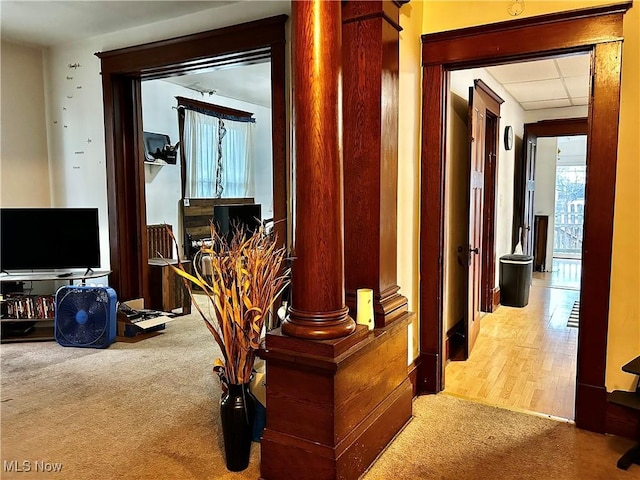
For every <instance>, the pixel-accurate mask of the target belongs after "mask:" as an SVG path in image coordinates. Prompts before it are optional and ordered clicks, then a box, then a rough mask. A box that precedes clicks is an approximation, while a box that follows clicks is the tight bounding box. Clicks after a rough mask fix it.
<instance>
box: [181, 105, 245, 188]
mask: <svg viewBox="0 0 640 480" xmlns="http://www.w3.org/2000/svg"><path fill="white" fill-rule="evenodd" d="M178 104H179V107H182V112H181V114H182V115H184V122H183V124H182V125H183V126H182V131H181V138H182V139H183V144H182V145H183V151H184V155H185V165H186V179H185V180H186V185H185V186H186V188H185V196H186V197H187V198H234V197H251V196H253V161H252V132H253V128H254V126H255V119H253V118H251V115H252V114H250V113H247V112H240V111H237V110H233V111H232V110H231V109H227V108H226V107H219V106H216V105H211V104H206V103H204V102H197V101H195V100H190V99H184V98H182V97H179V98H178ZM230 111H232V112H233V113H240V114H244V115H242V116H239V115H232V114H230V113H229V112H230Z"/></svg>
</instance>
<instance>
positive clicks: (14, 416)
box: [0, 315, 640, 480]
mask: <svg viewBox="0 0 640 480" xmlns="http://www.w3.org/2000/svg"><path fill="white" fill-rule="evenodd" d="M201 322H202V321H201V320H200V319H199V318H198V317H196V316H195V315H190V316H186V317H182V318H179V319H177V320H175V321H174V322H172V323H170V324H168V327H167V329H166V330H165V331H164V333H163V334H162V335H159V336H157V337H154V338H149V339H146V340H144V341H142V342H139V343H135V344H129V343H116V344H114V345H112V346H111V347H110V348H108V349H106V350H93V349H79V348H64V347H60V346H58V345H57V344H56V343H54V342H42V343H22V344H17V343H16V344H3V345H2V346H1V347H0V353H1V368H2V370H1V383H2V390H1V401H2V403H1V407H2V409H1V413H2V419H1V427H2V430H1V440H2V442H1V447H2V450H1V452H0V454H1V455H0V456H1V458H0V460H2V465H0V468H2V470H3V471H2V473H1V474H0V476H1V477H2V478H3V479H5V478H6V479H12V478H18V479H23V478H63V479H65V480H66V479H70V480H74V479H92V480H93V479H176V480H181V479H185V480H188V479H257V478H258V477H259V470H260V459H259V444H257V443H254V444H253V448H252V458H251V464H250V466H249V468H248V469H247V470H245V471H244V472H241V473H230V472H227V471H226V468H225V466H224V458H223V450H222V444H221V435H220V433H219V432H220V426H219V412H218V400H219V397H220V391H219V386H218V381H217V379H216V378H215V377H214V376H213V375H212V373H211V366H212V361H213V358H214V356H215V355H216V348H215V347H214V344H213V341H212V339H211V337H210V334H209V332H208V331H207V330H206V328H205V327H204V325H203V324H202V323H201ZM414 415H415V418H414V419H413V420H412V421H411V422H410V423H409V425H408V426H407V427H406V428H405V430H404V431H403V432H402V433H401V434H400V435H399V436H398V438H397V439H396V441H395V442H394V443H393V444H392V445H391V446H390V447H389V448H388V449H387V450H386V451H385V452H384V453H383V455H382V456H381V457H380V458H379V460H378V461H377V462H376V464H375V465H374V466H373V467H372V469H371V470H370V471H369V472H368V473H367V474H366V475H365V477H364V478H365V479H366V480H376V479H388V478H395V479H415V478H429V479H528V478H532V479H533V478H536V479H552V478H553V479H577V478H581V479H607V480H616V479H631V478H640V467H638V466H632V467H631V469H630V470H629V471H628V472H623V471H621V470H618V469H616V466H615V462H616V460H617V458H618V457H619V455H620V454H622V453H623V451H624V450H626V448H628V447H629V446H630V445H631V443H632V442H629V441H627V440H623V439H617V438H614V437H607V436H603V435H596V434H591V433H588V432H583V431H579V430H577V429H575V428H574V427H573V426H571V425H568V424H563V423H559V422H556V421H553V420H549V419H545V418H539V417H536V416H532V415H525V414H521V413H515V412H511V411H507V410H503V409H497V408H494V407H488V406H485V405H481V404H475V403H472V402H468V401H465V400H460V399H458V398H454V397H450V396H446V395H437V396H425V397H420V398H418V399H417V400H416V401H415V403H414ZM11 461H16V462H17V465H19V466H23V465H24V464H23V463H22V462H23V461H28V462H30V466H31V470H32V471H31V472H28V473H25V472H22V473H19V472H15V471H14V472H6V471H4V470H5V465H6V463H5V462H7V463H8V462H11ZM36 462H48V463H50V464H53V463H60V464H62V471H61V472H60V473H58V474H54V473H48V474H43V473H36V472H35V471H34V470H35V466H36ZM14 465H15V464H14ZM287 480H295V479H287Z"/></svg>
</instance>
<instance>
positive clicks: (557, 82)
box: [487, 53, 591, 110]
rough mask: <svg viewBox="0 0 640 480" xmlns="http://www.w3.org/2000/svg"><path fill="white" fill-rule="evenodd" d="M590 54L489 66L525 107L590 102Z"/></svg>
mask: <svg viewBox="0 0 640 480" xmlns="http://www.w3.org/2000/svg"><path fill="white" fill-rule="evenodd" d="M590 62H591V57H590V55H589V54H586V53H584V54H579V55H570V56H564V57H557V58H552V59H545V60H536V61H532V62H522V63H512V64H507V65H498V66H495V67H487V71H488V72H489V73H490V74H491V76H492V77H493V78H495V79H496V80H497V81H498V82H499V83H500V84H502V85H503V86H504V88H505V90H506V91H507V92H509V94H511V96H512V97H513V98H514V99H515V100H516V101H517V102H518V103H520V105H521V106H522V108H523V109H524V110H539V109H543V108H560V107H571V106H581V105H588V104H589V69H590Z"/></svg>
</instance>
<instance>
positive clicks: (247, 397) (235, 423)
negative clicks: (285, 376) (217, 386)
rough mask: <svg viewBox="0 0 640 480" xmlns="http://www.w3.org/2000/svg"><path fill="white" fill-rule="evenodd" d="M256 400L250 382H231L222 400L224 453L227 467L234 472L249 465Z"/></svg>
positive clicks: (221, 417)
mask: <svg viewBox="0 0 640 480" xmlns="http://www.w3.org/2000/svg"><path fill="white" fill-rule="evenodd" d="M255 402H256V400H255V398H254V396H253V395H252V394H251V392H250V391H249V384H248V383H243V384H239V385H236V384H229V388H228V391H227V394H226V395H224V396H223V397H222V400H221V402H220V419H221V420H222V435H223V437H224V453H225V457H226V460H227V469H228V470H230V471H232V472H240V471H242V470H244V469H245V468H247V467H248V466H249V454H250V453H251V439H252V436H253V435H252V433H253V419H254V417H255V413H256V404H255Z"/></svg>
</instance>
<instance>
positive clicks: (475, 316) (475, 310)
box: [465, 87, 487, 357]
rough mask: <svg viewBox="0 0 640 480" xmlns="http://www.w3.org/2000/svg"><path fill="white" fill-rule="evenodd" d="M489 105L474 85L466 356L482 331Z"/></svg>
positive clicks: (470, 139) (470, 89) (472, 89)
mask: <svg viewBox="0 0 640 480" xmlns="http://www.w3.org/2000/svg"><path fill="white" fill-rule="evenodd" d="M486 119H487V106H486V104H485V102H484V100H483V99H482V97H481V95H480V94H479V93H478V92H477V91H476V89H475V88H474V87H470V88H469V133H470V135H469V152H470V155H469V235H468V242H467V244H468V245H467V248H468V266H469V268H468V278H467V302H468V303H467V315H466V338H467V341H466V348H465V353H466V355H465V356H466V357H468V356H469V355H470V354H471V350H472V349H473V346H474V344H475V342H476V339H477V338H478V333H479V332H480V298H481V276H482V224H483V222H482V220H483V204H484V161H485V134H486Z"/></svg>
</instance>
